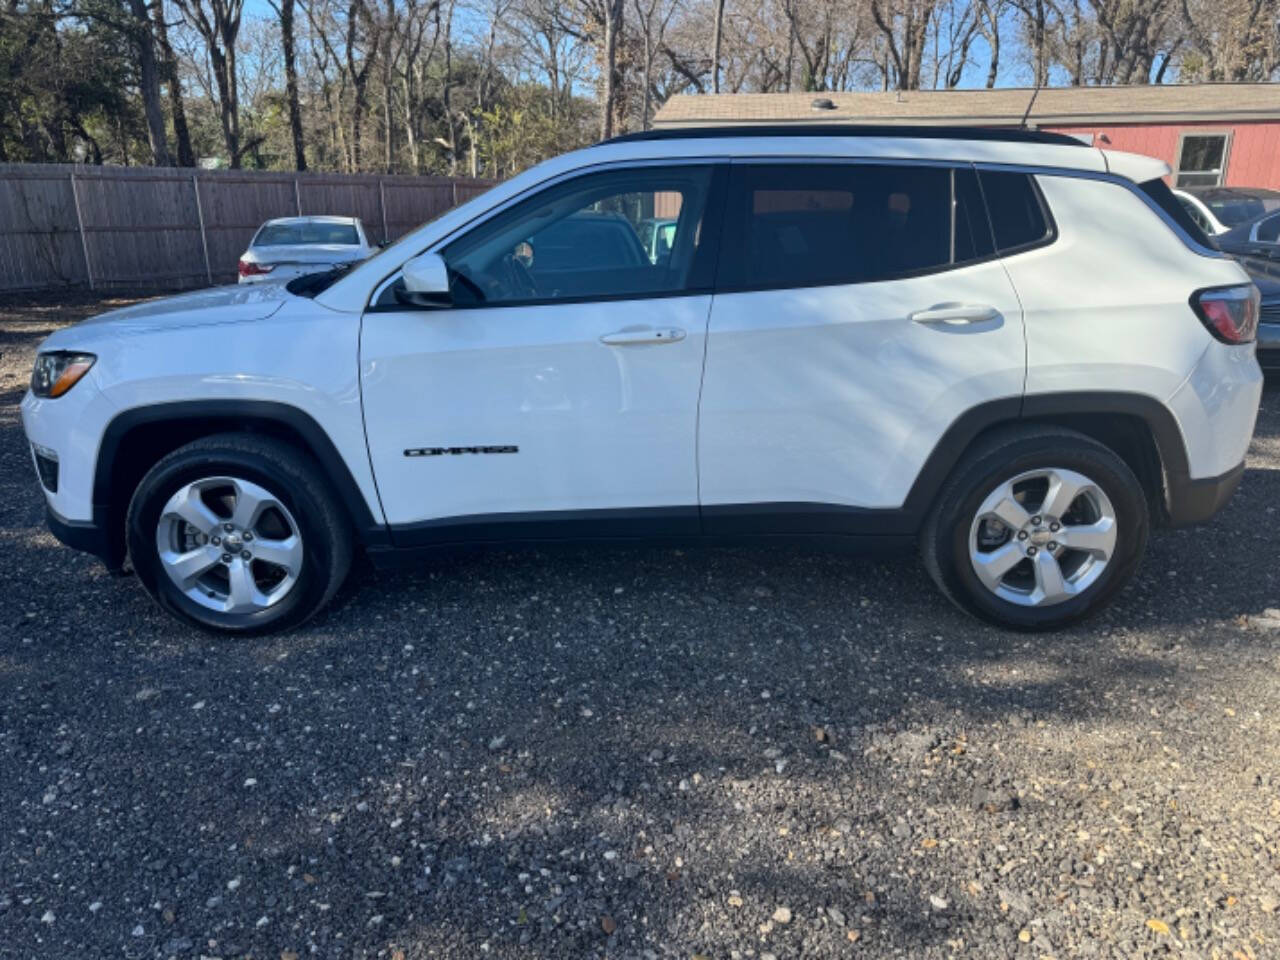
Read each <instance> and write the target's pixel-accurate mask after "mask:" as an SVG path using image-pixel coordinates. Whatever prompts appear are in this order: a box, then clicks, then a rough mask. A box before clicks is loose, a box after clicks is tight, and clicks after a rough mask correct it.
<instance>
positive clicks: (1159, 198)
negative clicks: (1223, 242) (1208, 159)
mask: <svg viewBox="0 0 1280 960" xmlns="http://www.w3.org/2000/svg"><path fill="white" fill-rule="evenodd" d="M1138 189H1139V190H1141V191H1142V192H1143V193H1145V194H1146V195H1147V196H1148V197H1149V198H1151V200H1153V201H1154V202H1155V204H1156V206H1157V207H1159V208H1160V209H1161V210H1163V211H1164V212H1165V213H1167V214H1168V215H1169V219H1170V220H1172V221H1173V222H1174V223H1176V224H1177V225H1178V226H1180V227H1181V228H1182V229H1183V230H1185V231H1186V233H1187V236H1189V237H1190V238H1191V239H1192V240H1194V241H1195V242H1196V243H1198V244H1200V245H1201V246H1202V247H1212V246H1213V245H1214V243H1213V241H1212V240H1210V239H1209V236H1208V234H1206V233H1205V232H1204V230H1203V229H1202V228H1201V227H1200V224H1199V223H1197V222H1196V220H1195V219H1194V218H1193V217H1192V216H1191V214H1190V213H1188V212H1187V208H1186V207H1184V206H1183V205H1182V201H1181V200H1179V199H1178V197H1177V195H1176V194H1174V192H1173V191H1172V190H1170V189H1169V185H1168V184H1167V183H1165V182H1164V180H1163V179H1162V178H1160V177H1156V178H1155V179H1154V180H1146V181H1144V182H1142V183H1140V184H1138Z"/></svg>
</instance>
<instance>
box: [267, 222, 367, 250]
mask: <svg viewBox="0 0 1280 960" xmlns="http://www.w3.org/2000/svg"><path fill="white" fill-rule="evenodd" d="M299 243H332V244H340V245H342V246H351V247H354V246H359V244H360V237H359V235H358V234H357V233H356V228H355V225H354V224H350V223H324V222H322V221H312V222H302V223H268V224H267V225H266V226H264V227H263V228H262V229H261V230H259V231H258V235H257V236H256V237H254V238H253V246H255V247H283V246H289V245H293V244H299Z"/></svg>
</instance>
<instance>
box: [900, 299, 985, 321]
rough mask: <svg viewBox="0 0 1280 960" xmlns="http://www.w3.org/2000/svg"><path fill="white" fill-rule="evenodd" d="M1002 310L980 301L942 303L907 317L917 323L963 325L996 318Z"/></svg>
mask: <svg viewBox="0 0 1280 960" xmlns="http://www.w3.org/2000/svg"><path fill="white" fill-rule="evenodd" d="M999 316H1000V311H999V310H997V309H996V308H995V307H989V306H987V305H986V304H980V303H940V304H938V305H937V306H936V307H930V308H929V309H927V310H917V311H916V312H915V313H912V314H909V315H908V317H907V319H909V320H912V321H914V322H916V323H928V324H951V325H956V326H958V325H961V324H966V323H985V322H986V321H988V320H995V319H996V318H998V317H999Z"/></svg>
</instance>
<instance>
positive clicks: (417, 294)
mask: <svg viewBox="0 0 1280 960" xmlns="http://www.w3.org/2000/svg"><path fill="white" fill-rule="evenodd" d="M400 276H401V277H402V278H403V280H404V289H402V290H397V291H396V298H397V299H398V300H399V301H400V302H401V303H408V304H412V305H414V306H418V307H447V306H449V305H451V304H452V303H453V294H452V293H450V292H449V268H448V267H447V266H446V265H445V262H444V257H442V256H440V254H438V253H420V254H418V256H416V257H414V258H413V259H412V260H406V261H405V264H404V266H403V267H401V268H400Z"/></svg>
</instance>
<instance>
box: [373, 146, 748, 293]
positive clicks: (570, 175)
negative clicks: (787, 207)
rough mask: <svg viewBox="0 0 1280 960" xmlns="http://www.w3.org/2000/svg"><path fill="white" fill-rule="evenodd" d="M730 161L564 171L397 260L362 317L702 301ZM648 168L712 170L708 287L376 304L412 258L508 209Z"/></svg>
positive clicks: (632, 163) (665, 161)
mask: <svg viewBox="0 0 1280 960" xmlns="http://www.w3.org/2000/svg"><path fill="white" fill-rule="evenodd" d="M729 162H730V161H729V158H728V157H724V156H714V157H650V158H646V159H643V160H618V161H613V162H610V163H594V164H590V165H589V166H584V167H577V168H576V169H573V170H568V171H566V172H564V173H562V174H559V175H558V176H554V177H549V178H548V179H546V180H543V181H542V182H541V183H538V184H536V185H534V186H532V187H530V188H529V189H528V190H525V191H524V192H523V193H520V194H518V195H516V196H514V197H509V198H508V199H507V200H505V201H504V202H502V203H500V204H498V205H497V206H496V207H493V208H491V209H489V210H486V211H485V212H484V213H483V214H481V215H479V216H478V217H476V218H475V219H473V220H469V221H468V222H467V223H464V224H460V225H459V226H458V227H457V228H456V229H454V230H452V231H450V232H449V233H448V234H446V235H445V236H443V237H441V238H439V239H438V240H436V241H435V242H434V243H432V244H430V245H429V246H427V247H425V248H423V249H422V250H420V251H418V253H415V254H413V255H412V256H410V257H406V258H405V260H404V261H401V263H400V265H398V266H397V267H396V268H395V269H394V270H392V271H391V272H390V273H388V274H387V275H386V276H385V277H383V278H382V280H380V281H378V283H376V284H374V287H373V290H372V292H371V293H370V294H369V298H368V301H367V303H366V304H365V308H364V312H365V313H436V312H439V311H442V310H443V311H470V310H500V309H504V308H517V307H540V306H547V305H550V304H564V305H569V304H578V303H613V302H616V301H619V300H665V299H670V298H673V297H705V296H710V295H711V294H713V293H715V269H714V265H716V264H718V263H719V260H720V239H721V236H722V231H721V229H720V226H721V224H722V223H723V220H724V212H725V198H726V195H727V192H728V188H729V184H728V179H729ZM647 167H708V168H709V169H710V170H711V180H710V186H709V188H708V191H707V204H706V209H704V210H703V214H702V216H703V220H704V222H711V223H712V224H714V225H713V226H712V228H711V229H710V231H707V238H706V240H707V242H708V243H710V244H711V246H710V247H708V248H707V252H706V256H707V257H708V258H709V259H710V260H711V262H712V264H713V269H712V270H711V271H710V272H711V274H712V279H711V281H710V282H709V283H707V284H703V285H699V286H697V287H687V288H685V289H683V290H662V291H658V292H654V293H618V294H596V295H593V296H582V297H539V298H538V299H536V300H535V299H530V300H504V301H502V302H501V303H498V302H494V303H468V304H465V305H460V306H457V307H454V306H445V305H440V306H431V305H427V306H418V305H416V304H405V303H388V304H379V303H378V299H379V298H380V297H381V296H382V294H383V293H384V292H385V291H386V290H387V288H388V287H389V286H390V285H391V284H393V283H395V282H396V281H397V280H398V279H400V274H401V272H402V270H403V267H404V263H405V262H406V261H408V260H412V259H413V257H416V256H421V255H422V254H424V253H441V252H442V251H443V250H444V248H445V247H447V246H448V245H449V244H451V243H453V242H454V241H455V240H457V239H459V238H460V237H461V236H463V235H464V234H466V233H470V232H471V231H472V230H478V229H481V228H482V227H483V226H484V225H485V224H486V223H488V222H489V221H490V220H492V219H494V218H495V217H498V216H500V215H502V214H503V213H505V212H506V211H508V210H510V209H511V208H512V207H514V206H517V205H518V204H521V203H524V202H525V201H526V200H531V199H533V198H534V197H536V196H538V195H539V194H541V193H543V192H544V191H546V190H551V189H554V188H555V187H558V186H560V185H561V184H563V183H566V182H568V181H570V180H577V179H580V178H583V177H589V176H594V175H596V174H601V173H616V172H620V171H626V170H639V169H644V168H647Z"/></svg>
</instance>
